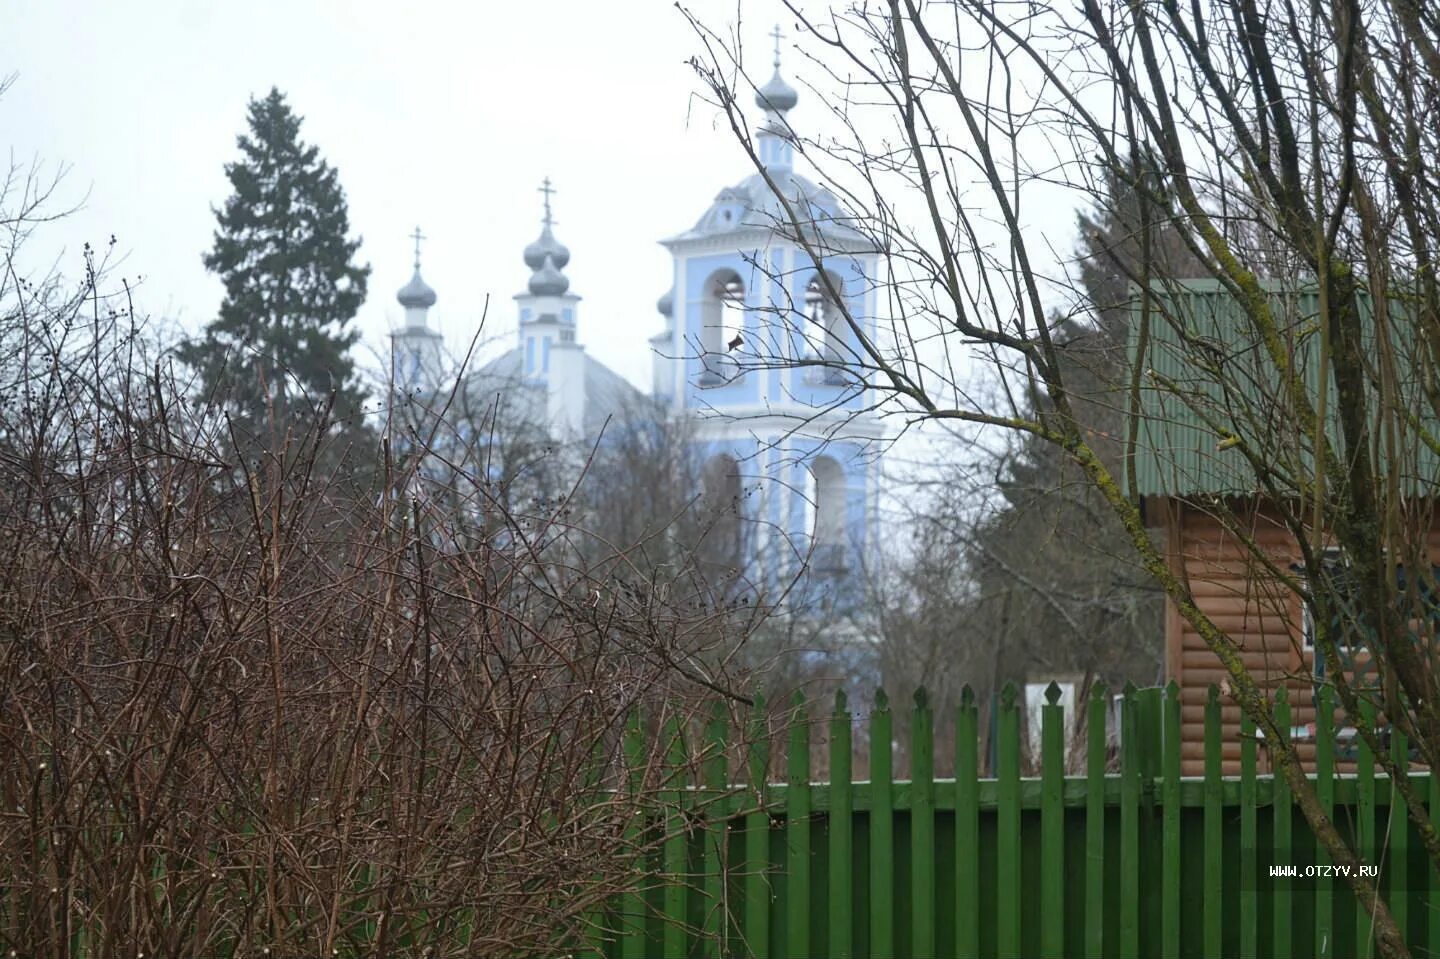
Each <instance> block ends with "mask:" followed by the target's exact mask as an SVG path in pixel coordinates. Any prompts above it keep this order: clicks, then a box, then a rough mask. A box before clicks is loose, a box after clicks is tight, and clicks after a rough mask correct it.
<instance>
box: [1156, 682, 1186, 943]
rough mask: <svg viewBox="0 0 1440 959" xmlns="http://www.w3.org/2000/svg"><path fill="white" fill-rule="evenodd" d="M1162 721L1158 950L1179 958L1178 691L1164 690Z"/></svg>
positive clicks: (1170, 687)
mask: <svg viewBox="0 0 1440 959" xmlns="http://www.w3.org/2000/svg"><path fill="white" fill-rule="evenodd" d="M1162 712H1163V717H1162V719H1161V723H1162V727H1163V730H1164V736H1163V742H1162V743H1161V750H1162V756H1161V760H1160V775H1161V777H1162V778H1161V785H1160V802H1161V809H1162V812H1161V815H1162V817H1163V818H1162V823H1161V837H1162V838H1161V869H1162V870H1163V871H1164V875H1163V876H1162V878H1161V880H1160V895H1161V899H1162V901H1161V904H1160V915H1161V920H1160V948H1161V954H1162V955H1165V956H1179V955H1180V875H1181V873H1180V687H1179V686H1177V685H1176V684H1175V682H1174V681H1171V683H1170V684H1169V685H1168V686H1166V687H1165V702H1164V704H1163V708H1162Z"/></svg>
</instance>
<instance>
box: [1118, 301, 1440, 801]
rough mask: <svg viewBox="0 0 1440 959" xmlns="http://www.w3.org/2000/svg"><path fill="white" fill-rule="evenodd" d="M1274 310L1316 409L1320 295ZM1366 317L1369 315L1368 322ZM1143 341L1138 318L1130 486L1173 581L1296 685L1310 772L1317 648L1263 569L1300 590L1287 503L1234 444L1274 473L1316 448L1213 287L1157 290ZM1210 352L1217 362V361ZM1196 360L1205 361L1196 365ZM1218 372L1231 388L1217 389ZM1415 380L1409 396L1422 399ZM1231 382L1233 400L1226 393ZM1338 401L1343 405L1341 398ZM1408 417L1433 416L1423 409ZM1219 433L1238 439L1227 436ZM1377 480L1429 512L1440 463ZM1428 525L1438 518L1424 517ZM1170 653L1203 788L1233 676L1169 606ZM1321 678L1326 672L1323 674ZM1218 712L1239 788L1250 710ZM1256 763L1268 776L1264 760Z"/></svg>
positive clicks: (1439, 530)
mask: <svg viewBox="0 0 1440 959" xmlns="http://www.w3.org/2000/svg"><path fill="white" fill-rule="evenodd" d="M1137 299H1138V298H1137ZM1271 305H1272V308H1273V309H1274V310H1275V312H1276V313H1277V315H1278V316H1279V317H1280V322H1281V325H1282V326H1283V328H1284V335H1285V338H1286V346H1287V349H1288V350H1289V352H1290V356H1291V357H1292V360H1293V362H1295V364H1296V366H1297V368H1298V369H1299V371H1300V372H1301V374H1302V376H1303V377H1304V379H1305V382H1307V383H1309V384H1310V386H1311V391H1312V394H1311V395H1312V397H1313V396H1318V393H1319V383H1320V382H1322V380H1321V378H1320V377H1319V376H1318V374H1317V371H1318V369H1319V366H1320V364H1319V362H1318V361H1317V359H1316V357H1317V356H1318V343H1317V340H1318V332H1317V331H1318V328H1319V324H1318V322H1317V318H1318V315H1319V307H1320V304H1319V300H1318V295H1317V293H1316V292H1315V291H1314V289H1313V288H1312V289H1310V290H1303V289H1302V290H1300V291H1291V292H1282V291H1280V290H1279V289H1276V290H1275V291H1273V292H1272V293H1271ZM1369 313H1370V310H1369V306H1368V304H1366V305H1365V306H1364V308H1363V310H1362V315H1365V316H1367V317H1368V316H1369ZM1394 326H1395V327H1397V328H1399V330H1400V332H1398V333H1394V334H1392V335H1395V336H1397V337H1399V339H1400V342H1399V343H1398V344H1397V349H1396V354H1395V355H1396V356H1398V357H1402V358H1403V357H1413V356H1418V355H1420V354H1419V353H1417V352H1415V351H1416V350H1417V349H1419V348H1420V344H1419V343H1418V342H1415V341H1414V339H1413V330H1414V327H1413V325H1411V326H1409V327H1408V329H1409V331H1410V332H1409V333H1407V332H1406V329H1407V327H1406V325H1405V324H1399V323H1397V324H1394ZM1139 328H1140V324H1139V318H1138V308H1137V316H1136V321H1135V322H1134V323H1132V330H1131V343H1130V357H1131V362H1132V363H1138V364H1139V365H1140V367H1141V369H1140V372H1141V377H1140V380H1139V382H1140V385H1141V390H1140V402H1139V405H1138V408H1137V409H1138V413H1139V422H1138V423H1137V424H1136V426H1137V431H1136V436H1137V441H1136V447H1135V455H1134V457H1133V461H1132V463H1131V465H1130V472H1129V473H1128V475H1127V480H1128V481H1129V482H1131V483H1133V486H1132V487H1131V489H1132V490H1134V492H1135V493H1136V494H1137V495H1138V496H1139V498H1140V506H1141V511H1142V515H1143V516H1144V518H1145V522H1146V525H1147V526H1148V527H1150V528H1151V529H1152V530H1154V531H1155V534H1156V535H1157V537H1158V538H1159V539H1160V541H1161V542H1162V543H1163V545H1164V549H1165V553H1166V556H1167V558H1168V563H1169V565H1170V568H1171V569H1172V570H1173V571H1174V572H1175V573H1176V575H1177V576H1179V577H1180V578H1181V579H1182V581H1184V582H1186V583H1188V585H1189V588H1190V592H1191V594H1192V596H1193V597H1194V599H1195V602H1196V604H1197V605H1198V606H1199V607H1200V608H1201V609H1202V610H1203V611H1204V612H1205V613H1206V614H1207V615H1208V616H1209V617H1210V619H1211V620H1212V621H1213V622H1214V623H1215V625H1216V626H1218V627H1219V628H1221V629H1222V630H1224V631H1225V632H1226V633H1227V634H1228V635H1229V636H1230V637H1231V638H1232V639H1234V640H1235V641H1236V642H1237V644H1238V645H1239V647H1240V650H1241V655H1242V657H1243V659H1244V662H1245V664H1246V666H1247V667H1249V668H1250V670H1251V671H1252V673H1253V675H1255V676H1256V678H1257V679H1258V680H1259V681H1260V682H1261V683H1262V685H1263V687H1264V688H1267V689H1270V690H1274V689H1275V688H1276V687H1277V686H1279V685H1281V684H1284V685H1285V686H1286V688H1287V694H1288V698H1289V701H1290V703H1291V711H1292V729H1293V730H1294V731H1295V733H1296V735H1295V737H1294V738H1295V740H1296V742H1297V745H1298V746H1299V749H1300V754H1301V757H1302V759H1303V760H1304V761H1305V762H1307V763H1309V762H1312V761H1313V758H1314V754H1315V743H1314V738H1313V729H1314V726H1313V724H1314V722H1315V709H1314V691H1315V690H1316V689H1317V688H1318V686H1317V681H1318V676H1317V662H1316V654H1315V650H1314V648H1313V636H1312V635H1310V630H1309V626H1308V623H1307V619H1306V613H1305V608H1304V603H1303V602H1302V600H1301V597H1300V595H1299V594H1298V593H1296V592H1295V591H1294V590H1293V589H1291V588H1289V587H1287V586H1285V585H1284V584H1283V583H1282V582H1281V581H1280V579H1279V578H1278V577H1277V576H1276V575H1275V574H1274V572H1273V570H1272V569H1268V568H1267V567H1266V561H1268V562H1270V563H1272V564H1273V569H1279V570H1288V571H1292V572H1296V573H1298V574H1299V575H1300V576H1302V577H1303V576H1304V570H1303V568H1302V566H1301V553H1300V548H1299V545H1298V543H1297V542H1296V540H1295V538H1294V537H1293V536H1292V534H1291V532H1290V530H1289V529H1288V528H1287V526H1286V525H1285V524H1284V523H1283V522H1282V520H1281V513H1280V510H1279V509H1277V506H1279V505H1282V504H1277V503H1275V502H1274V501H1273V500H1271V499H1267V497H1266V496H1265V495H1264V494H1263V493H1262V492H1261V489H1262V488H1263V487H1262V484H1261V483H1260V482H1259V481H1258V479H1257V477H1256V473H1255V470H1254V468H1253V467H1252V466H1251V464H1250V463H1249V462H1248V461H1247V459H1246V458H1245V457H1244V455H1243V454H1242V453H1241V452H1240V451H1239V450H1238V449H1237V446H1238V443H1237V442H1236V441H1235V439H1234V437H1236V436H1239V437H1240V439H1241V440H1242V441H1243V442H1245V443H1250V444H1254V445H1253V446H1252V448H1257V449H1262V450H1274V451H1275V455H1276V458H1277V461H1284V462H1287V463H1291V464H1299V465H1302V466H1304V465H1306V464H1311V463H1313V459H1311V458H1309V457H1308V455H1307V439H1306V437H1304V436H1303V435H1301V431H1300V429H1299V427H1298V426H1297V425H1296V424H1295V422H1294V417H1293V416H1287V415H1286V414H1287V410H1286V409H1285V406H1284V404H1283V402H1282V401H1281V400H1280V399H1279V398H1278V397H1279V394H1280V392H1281V391H1280V390H1279V384H1278V383H1277V382H1276V375H1275V373H1274V370H1273V366H1272V365H1271V364H1270V363H1269V361H1268V359H1267V358H1266V356H1265V354H1264V351H1263V350H1262V349H1261V347H1260V344H1259V343H1258V342H1257V337H1256V336H1255V335H1254V333H1253V332H1252V331H1251V329H1250V323H1249V322H1248V321H1247V319H1246V318H1245V315H1244V314H1243V312H1242V311H1241V310H1240V308H1239V306H1238V305H1237V304H1236V302H1235V300H1234V299H1233V297H1232V295H1231V294H1230V293H1229V292H1228V291H1227V290H1225V289H1224V288H1223V287H1222V286H1220V285H1219V284H1218V283H1217V282H1215V281H1213V280H1211V281H1189V282H1186V283H1184V284H1180V285H1171V286H1168V287H1167V288H1165V289H1164V290H1163V291H1157V293H1156V294H1155V296H1153V297H1152V312H1151V314H1150V320H1149V322H1148V323H1147V329H1146V334H1147V335H1146V337H1145V343H1144V345H1143V351H1144V352H1143V354H1142V353H1141V350H1142V345H1141V338H1140V336H1139ZM1407 336H1409V339H1407ZM1212 351H1213V357H1212V356H1210V355H1208V354H1210V353H1211V352H1212ZM1197 355H1198V356H1204V357H1205V359H1203V360H1202V361H1200V362H1197V359H1196V358H1197ZM1422 365H1423V364H1422ZM1217 370H1219V371H1223V372H1222V375H1220V376H1217V373H1216V371H1217ZM1411 372H1412V376H1411V378H1410V379H1409V380H1408V381H1407V382H1406V384H1402V385H1403V386H1404V388H1403V389H1402V390H1401V393H1402V394H1404V393H1405V392H1406V390H1409V389H1415V388H1417V387H1416V386H1415V382H1414V378H1413V374H1414V372H1415V371H1411ZM1400 378H1401V379H1402V380H1405V379H1406V377H1404V376H1403V375H1402V376H1401V377H1400ZM1221 379H1223V380H1225V381H1226V382H1227V383H1228V384H1229V388H1228V389H1227V388H1222V386H1221V385H1220V383H1219V382H1218V380H1221ZM1330 392H1331V393H1332V395H1333V387H1332V388H1331V391H1330ZM1416 399H1418V397H1416ZM1212 403H1213V404H1214V405H1213V412H1215V413H1216V414H1217V415H1215V416H1204V415H1198V414H1197V413H1196V408H1197V407H1199V408H1201V409H1204V408H1206V406H1207V404H1212ZM1412 408H1413V409H1423V408H1428V407H1426V406H1425V405H1424V404H1422V403H1418V402H1417V403H1415V404H1414V405H1413V406H1412ZM1331 413H1332V414H1333V404H1332V409H1331ZM1327 418H1328V419H1331V420H1332V422H1331V423H1330V427H1329V429H1330V434H1331V436H1332V437H1338V429H1337V428H1336V426H1335V424H1334V423H1333V415H1332V416H1330V417H1327ZM1217 427H1222V428H1225V429H1228V430H1230V431H1233V432H1231V433H1230V435H1228V436H1227V435H1225V434H1224V433H1222V432H1221V430H1220V429H1217ZM1309 445H1313V444H1309ZM1312 468H1313V467H1312ZM1381 468H1382V469H1392V470H1403V471H1404V472H1405V474H1406V475H1405V479H1404V487H1403V488H1405V489H1406V490H1407V493H1408V495H1411V496H1414V497H1418V498H1419V499H1420V500H1424V501H1428V500H1430V499H1432V498H1433V496H1434V490H1435V488H1436V486H1437V485H1440V461H1437V459H1436V457H1434V456H1433V454H1431V453H1430V452H1428V451H1427V449H1426V448H1425V446H1424V445H1423V444H1414V446H1413V447H1412V448H1411V449H1410V450H1409V456H1408V458H1407V459H1405V460H1403V461H1400V460H1397V461H1396V462H1393V463H1384V464H1382V467H1381ZM1291 505H1293V504H1291ZM1416 512H1417V513H1419V512H1421V511H1416ZM1423 514H1424V515H1425V516H1426V517H1433V516H1435V515H1436V514H1432V513H1431V512H1430V511H1429V510H1428V509H1427V510H1424V511H1423ZM1426 522H1428V528H1422V529H1419V530H1415V531H1413V534H1414V536H1415V538H1416V540H1417V541H1420V542H1423V543H1425V544H1426V546H1425V548H1428V550H1429V552H1430V558H1431V562H1432V563H1435V562H1437V561H1440V523H1437V521H1436V520H1435V519H1433V518H1432V519H1427V520H1426ZM1257 547H1258V549H1257ZM1257 553H1258V554H1259V555H1257ZM1262 557H1263V561H1262ZM1431 572H1432V574H1433V572H1434V570H1433V569H1432V571H1431ZM1430 635H1432V636H1433V628H1432V630H1431V633H1430ZM1164 649H1165V666H1166V673H1167V674H1168V677H1169V678H1170V679H1172V680H1174V681H1175V682H1176V683H1177V684H1178V685H1179V687H1180V696H1181V731H1182V732H1181V738H1182V745H1181V756H1182V767H1183V774H1184V775H1187V776H1191V775H1195V776H1198V775H1201V774H1203V772H1204V760H1203V756H1204V738H1203V737H1204V727H1203V714H1204V707H1205V702H1206V697H1207V695H1208V691H1209V687H1210V686H1211V684H1217V685H1221V684H1223V682H1224V680H1225V678H1226V673H1225V671H1224V668H1223V666H1222V665H1221V663H1220V660H1219V658H1218V657H1217V656H1216V655H1215V653H1214V652H1212V651H1211V650H1210V649H1209V647H1207V646H1206V645H1205V643H1204V641H1203V640H1202V639H1201V638H1200V636H1199V635H1198V633H1197V632H1196V631H1195V629H1194V628H1193V627H1192V626H1191V624H1190V623H1188V622H1187V621H1185V619H1184V618H1183V617H1182V616H1181V615H1180V613H1179V610H1178V609H1177V608H1176V606H1175V605H1174V604H1173V603H1168V604H1167V611H1166V616H1165V644H1164ZM1323 666H1324V664H1323V663H1322V664H1320V667H1321V668H1320V670H1319V671H1318V672H1320V673H1323ZM1222 688H1223V686H1222ZM1221 703H1222V717H1223V721H1224V739H1223V743H1224V745H1223V759H1224V771H1225V773H1226V774H1227V775H1232V774H1235V773H1238V771H1239V760H1240V708H1239V706H1238V705H1236V704H1235V703H1234V701H1233V700H1232V699H1230V697H1228V696H1223V695H1222V697H1221ZM1336 721H1337V724H1339V725H1341V726H1343V725H1344V722H1345V720H1344V717H1343V716H1339V717H1337V720H1336ZM1342 735H1343V734H1342ZM1345 755H1346V750H1345V748H1344V742H1343V741H1342V742H1340V743H1339V744H1338V748H1337V752H1336V756H1337V759H1338V760H1339V763H1338V766H1337V768H1338V769H1340V770H1342V771H1345V770H1346V769H1347V766H1349V764H1347V763H1345V762H1344V756H1345ZM1260 757H1261V759H1260V761H1261V763H1262V768H1264V766H1263V764H1264V763H1265V762H1266V759H1265V756H1264V751H1263V750H1261V752H1260Z"/></svg>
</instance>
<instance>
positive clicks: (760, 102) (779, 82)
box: [755, 23, 800, 116]
mask: <svg viewBox="0 0 1440 959" xmlns="http://www.w3.org/2000/svg"><path fill="white" fill-rule="evenodd" d="M770 36H772V37H774V38H775V72H774V73H773V74H772V75H771V77H770V80H769V82H768V83H766V84H765V85H764V86H763V87H761V88H760V89H758V90H756V91H755V104H756V106H758V107H760V109H762V110H764V111H765V112H766V113H773V114H776V115H777V116H784V114H785V113H786V112H787V111H789V110H792V109H794V107H795V103H796V102H797V101H798V100H799V99H800V98H799V96H797V95H796V93H795V90H794V88H793V87H791V86H790V84H788V83H786V82H785V78H784V77H782V76H780V25H779V24H778V23H777V24H776V25H775V29H774V30H772V31H770Z"/></svg>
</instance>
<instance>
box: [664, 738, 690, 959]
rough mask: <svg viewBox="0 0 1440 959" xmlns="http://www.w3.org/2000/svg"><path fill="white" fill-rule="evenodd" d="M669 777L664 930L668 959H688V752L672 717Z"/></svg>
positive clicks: (666, 802)
mask: <svg viewBox="0 0 1440 959" xmlns="http://www.w3.org/2000/svg"><path fill="white" fill-rule="evenodd" d="M663 736H664V738H665V750H666V760H667V761H666V765H667V766H668V767H669V768H667V769H666V770H665V776H666V779H667V780H668V785H669V788H668V789H667V790H666V791H665V793H664V795H665V845H664V853H663V855H664V859H665V889H664V892H663V894H662V897H661V898H662V908H663V910H664V919H665V928H664V929H663V930H662V942H663V946H662V949H663V952H664V956H665V959H685V955H686V953H687V952H688V948H687V947H688V944H689V942H688V941H689V929H688V928H687V915H686V906H687V902H686V899H687V898H688V897H687V895H686V893H687V892H688V891H689V888H690V877H689V875H688V874H687V873H688V870H687V867H686V859H687V856H686V847H687V845H688V835H687V834H688V830H687V828H686V826H685V810H683V809H682V808H681V805H680V804H681V803H682V802H684V801H685V799H686V792H685V765H686V759H687V758H688V757H687V756H686V749H685V737H684V730H683V728H682V727H681V725H680V720H679V718H678V717H677V716H675V715H674V714H672V715H671V716H670V717H669V718H668V719H667V720H666V721H665V727H664V732H663Z"/></svg>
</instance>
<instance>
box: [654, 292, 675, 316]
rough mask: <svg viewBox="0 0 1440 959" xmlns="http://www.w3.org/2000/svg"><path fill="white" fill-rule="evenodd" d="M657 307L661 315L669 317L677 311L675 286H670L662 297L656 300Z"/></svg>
mask: <svg viewBox="0 0 1440 959" xmlns="http://www.w3.org/2000/svg"><path fill="white" fill-rule="evenodd" d="M655 309H657V310H659V311H660V315H661V316H665V317H668V316H669V315H670V314H671V313H673V312H674V311H675V287H673V286H672V287H670V289H668V290H666V291H665V294H664V295H663V296H661V297H660V299H658V300H656V301H655Z"/></svg>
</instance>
